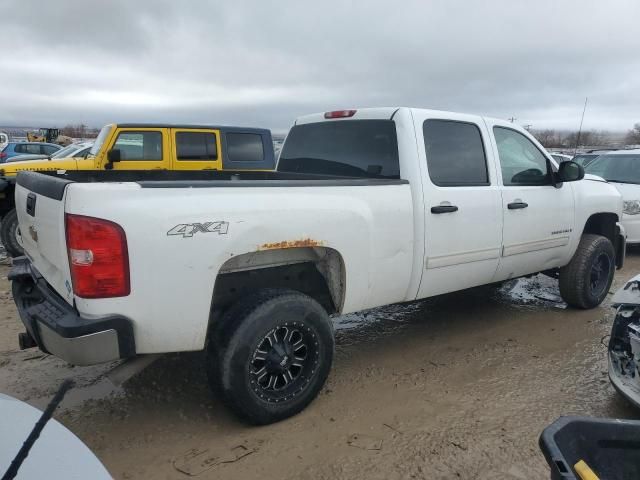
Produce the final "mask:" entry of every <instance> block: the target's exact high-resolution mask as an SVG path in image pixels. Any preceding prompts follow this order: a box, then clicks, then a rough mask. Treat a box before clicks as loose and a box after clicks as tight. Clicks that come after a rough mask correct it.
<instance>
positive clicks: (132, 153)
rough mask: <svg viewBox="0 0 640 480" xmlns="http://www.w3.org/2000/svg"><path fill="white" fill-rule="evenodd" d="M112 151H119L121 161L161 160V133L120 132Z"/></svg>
mask: <svg viewBox="0 0 640 480" xmlns="http://www.w3.org/2000/svg"><path fill="white" fill-rule="evenodd" d="M113 149H118V150H120V158H121V159H122V161H127V160H150V161H153V160H162V133H161V132H131V131H129V132H120V133H119V134H118V138H117V139H116V143H115V144H114V145H113Z"/></svg>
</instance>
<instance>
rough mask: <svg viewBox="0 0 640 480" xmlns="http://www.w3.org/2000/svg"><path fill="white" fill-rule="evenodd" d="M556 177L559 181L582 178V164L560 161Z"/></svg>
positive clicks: (571, 180)
mask: <svg viewBox="0 0 640 480" xmlns="http://www.w3.org/2000/svg"><path fill="white" fill-rule="evenodd" d="M557 178H558V180H559V181H560V182H575V181H578V180H582V179H583V178H584V168H582V165H580V164H578V163H576V162H572V161H571V160H569V161H567V162H562V163H561V164H560V167H558V173H557Z"/></svg>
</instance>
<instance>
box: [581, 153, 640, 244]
mask: <svg viewBox="0 0 640 480" xmlns="http://www.w3.org/2000/svg"><path fill="white" fill-rule="evenodd" d="M585 172H587V173H590V174H593V175H598V176H599V177H602V178H604V179H605V180H607V181H608V182H609V183H611V184H613V185H615V187H616V188H617V189H618V191H619V192H620V194H621V195H622V199H623V201H624V204H623V205H624V208H623V214H622V225H623V226H624V229H625V231H626V232H627V243H628V244H640V149H636V150H616V151H612V152H608V153H605V154H604V155H600V156H599V157H598V158H596V159H595V160H594V161H593V162H591V163H590V164H588V165H587V166H586V167H585Z"/></svg>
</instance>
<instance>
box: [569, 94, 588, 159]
mask: <svg viewBox="0 0 640 480" xmlns="http://www.w3.org/2000/svg"><path fill="white" fill-rule="evenodd" d="M587 100H589V97H584V108H583V109H582V118H581V119H580V129H579V130H578V138H576V148H575V149H574V150H573V155H574V156H575V154H576V153H577V152H578V145H580V134H581V133H582V122H584V112H586V111H587Z"/></svg>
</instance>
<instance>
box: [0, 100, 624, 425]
mask: <svg viewBox="0 0 640 480" xmlns="http://www.w3.org/2000/svg"><path fill="white" fill-rule="evenodd" d="M583 177H584V171H583V170H582V167H581V166H579V165H577V164H575V163H573V162H564V163H563V164H562V165H561V166H560V167H558V166H557V165H556V163H555V162H554V161H553V159H552V158H551V157H550V156H549V154H548V153H547V152H546V151H545V150H544V148H542V146H540V144H539V143H538V142H537V141H536V140H535V139H534V138H533V137H532V136H531V135H529V134H528V133H527V132H526V131H525V130H523V129H521V128H519V127H517V126H516V125H514V124H511V123H508V122H505V121H502V120H496V119H490V118H484V117H479V116H474V115H464V114H457V113H449V112H440V111H433V110H421V109H412V108H374V109H361V110H341V111H336V112H327V113H320V114H315V115H309V116H305V117H302V118H299V119H298V120H297V121H296V123H295V125H294V126H293V128H292V129H291V131H290V133H289V135H288V137H287V139H286V141H285V144H284V147H283V150H282V153H281V156H280V160H279V164H278V171H277V172H253V173H250V172H246V173H238V174H234V173H233V172H158V171H149V172H126V171H121V172H116V171H113V172H68V173H58V174H55V173H48V174H42V173H34V172H21V173H20V174H19V176H18V179H17V188H16V206H17V212H18V217H19V222H20V224H19V225H20V231H21V239H22V240H21V241H22V244H23V247H24V251H25V254H26V257H22V258H20V259H17V260H15V261H14V267H13V269H12V271H11V273H10V278H11V279H12V280H13V282H14V287H13V289H14V297H15V301H16V304H17V306H18V309H19V312H20V315H21V318H22V320H23V323H24V324H25V327H26V330H27V331H26V333H23V334H22V336H21V345H22V346H23V347H29V346H36V345H37V346H39V347H40V348H41V349H42V350H44V351H46V352H50V353H52V354H54V355H57V356H59V357H61V358H63V359H65V360H67V361H69V362H70V363H73V364H78V365H83V364H92V363H98V362H107V361H112V360H116V359H121V358H128V357H133V356H136V355H143V354H153V353H159V352H176V351H194V350H206V352H207V355H206V362H207V369H208V372H209V378H210V382H211V384H212V386H213V387H214V388H215V390H216V391H218V392H220V393H221V395H222V398H223V399H224V400H225V402H226V403H227V404H228V405H229V406H230V407H231V408H232V409H233V410H234V411H235V412H236V413H238V414H239V415H240V416H241V417H243V418H244V419H247V420H249V421H251V422H254V423H269V422H273V421H276V420H280V419H283V418H285V417H288V416H290V415H293V414H295V413H297V412H299V411H300V410H302V409H303V408H304V407H305V406H306V405H307V404H308V403H309V402H311V401H312V400H313V398H314V397H315V396H316V395H317V393H318V391H319V390H320V389H321V387H322V385H323V384H324V381H325V379H326V377H327V375H328V373H329V370H330V367H331V362H332V357H333V350H334V340H333V330H332V323H331V321H330V319H329V315H331V314H341V313H347V312H353V311H358V310H362V309H367V308H371V307H376V306H379V305H385V304H390V303H395V302H405V301H411V300H415V299H420V298H425V297H430V296H433V295H439V294H443V293H447V292H452V291H455V290H461V289H465V288H469V287H474V286H477V285H483V284H490V283H495V282H501V281H504V280H507V279H511V278H515V277H520V276H524V275H530V274H534V273H536V272H545V273H547V274H548V275H551V276H555V277H558V278H559V287H560V294H561V295H562V297H563V298H564V299H565V301H566V302H567V303H568V304H569V305H571V306H574V307H577V308H591V307H594V306H596V305H598V304H599V303H600V302H601V301H602V300H603V299H604V298H605V296H606V295H607V293H608V290H609V286H610V284H611V281H612V277H613V274H614V270H615V267H616V266H617V267H620V266H621V265H622V262H623V260H624V252H625V235H624V231H623V230H622V229H621V227H620V226H619V224H618V221H619V219H620V217H621V215H622V199H621V197H620V194H619V193H618V191H617V190H616V189H615V187H613V186H612V185H610V184H608V183H607V182H605V181H604V180H602V179H601V178H598V177H587V178H585V179H584V180H582V179H583Z"/></svg>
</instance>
